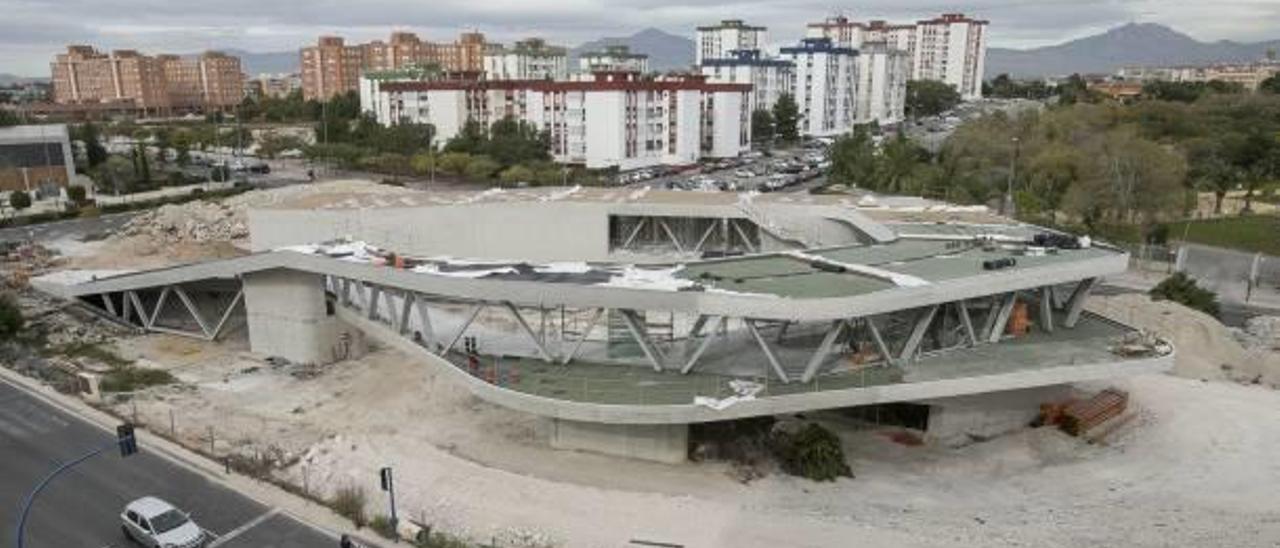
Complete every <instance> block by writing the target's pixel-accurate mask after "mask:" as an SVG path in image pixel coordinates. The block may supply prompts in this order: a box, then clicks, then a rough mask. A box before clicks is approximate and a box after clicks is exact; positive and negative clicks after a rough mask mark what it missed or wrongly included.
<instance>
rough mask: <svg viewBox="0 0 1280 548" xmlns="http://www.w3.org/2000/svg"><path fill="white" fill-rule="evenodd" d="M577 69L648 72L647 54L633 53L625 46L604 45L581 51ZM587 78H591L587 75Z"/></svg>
mask: <svg viewBox="0 0 1280 548" xmlns="http://www.w3.org/2000/svg"><path fill="white" fill-rule="evenodd" d="M578 70H580V71H581V72H585V73H594V72H638V73H640V74H645V73H648V72H649V56H648V55H645V54H643V53H633V52H632V51H631V48H629V47H627V46H620V45H619V46H605V48H604V49H602V50H597V51H588V52H583V53H582V54H581V55H579V56H578ZM588 79H591V78H590V77H588Z"/></svg>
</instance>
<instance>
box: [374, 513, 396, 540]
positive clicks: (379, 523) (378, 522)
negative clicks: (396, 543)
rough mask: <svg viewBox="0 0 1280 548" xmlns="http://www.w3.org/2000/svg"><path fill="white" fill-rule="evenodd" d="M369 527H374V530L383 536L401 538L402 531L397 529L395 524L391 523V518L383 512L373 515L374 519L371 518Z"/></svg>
mask: <svg viewBox="0 0 1280 548" xmlns="http://www.w3.org/2000/svg"><path fill="white" fill-rule="evenodd" d="M369 528H370V529H373V532H375V533H377V534H378V535H380V536H381V537H382V538H387V539H398V538H400V533H398V532H397V531H396V526H395V524H394V523H391V518H390V517H387V516H384V515H382V514H378V515H376V516H373V519H371V520H369Z"/></svg>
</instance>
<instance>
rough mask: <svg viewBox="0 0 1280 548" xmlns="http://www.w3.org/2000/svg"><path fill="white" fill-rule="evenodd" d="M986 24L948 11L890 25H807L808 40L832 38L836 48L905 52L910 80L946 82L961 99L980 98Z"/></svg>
mask: <svg viewBox="0 0 1280 548" xmlns="http://www.w3.org/2000/svg"><path fill="white" fill-rule="evenodd" d="M987 25H988V23H987V21H982V20H978V19H972V18H969V17H966V16H965V15H964V14H959V13H948V14H943V15H942V16H940V17H937V18H935V19H927V20H922V21H917V22H916V23H915V24H907V25H894V24H889V23H886V22H884V21H871V22H869V23H860V22H856V21H850V20H849V19H847V18H845V17H832V18H828V19H827V20H825V21H823V22H821V23H810V24H809V27H808V30H807V32H806V34H807V35H808V36H809V37H811V38H830V39H831V40H832V41H834V42H835V43H836V44H837V45H840V46H844V47H849V48H854V49H861V48H862V46H863V44H868V43H883V44H886V45H887V46H888V47H889V48H892V49H898V50H901V51H905V52H907V54H908V56H909V57H910V65H909V68H908V70H909V71H910V72H909V74H908V79H910V80H938V81H940V82H945V83H947V84H950V85H951V87H953V88H955V90H956V91H957V92H959V93H960V96H961V98H963V99H964V100H972V99H980V98H981V97H982V76H983V71H985V70H986V57H987Z"/></svg>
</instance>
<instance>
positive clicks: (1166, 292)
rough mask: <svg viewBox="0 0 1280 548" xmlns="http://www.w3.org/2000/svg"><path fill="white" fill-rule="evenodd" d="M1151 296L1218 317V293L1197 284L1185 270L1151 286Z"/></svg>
mask: <svg viewBox="0 0 1280 548" xmlns="http://www.w3.org/2000/svg"><path fill="white" fill-rule="evenodd" d="M1151 298H1152V299H1155V300H1157V301H1166V300H1167V301H1173V302H1175V303H1179V304H1182V305H1184V306H1186V307H1188V308H1194V309H1196V310H1199V311H1201V312H1204V313H1205V314H1208V315H1210V316H1213V317H1215V318H1216V317H1218V311H1219V310H1218V295H1217V294H1216V293H1214V292H1212V291H1209V290H1208V289H1204V288H1202V287H1200V286H1198V285H1196V281H1195V279H1193V278H1192V277H1190V276H1188V275H1186V273H1183V272H1177V273H1174V275H1172V276H1169V277H1168V278H1165V279H1164V281H1162V282H1160V283H1159V284H1158V285H1156V286H1155V287H1153V288H1151Z"/></svg>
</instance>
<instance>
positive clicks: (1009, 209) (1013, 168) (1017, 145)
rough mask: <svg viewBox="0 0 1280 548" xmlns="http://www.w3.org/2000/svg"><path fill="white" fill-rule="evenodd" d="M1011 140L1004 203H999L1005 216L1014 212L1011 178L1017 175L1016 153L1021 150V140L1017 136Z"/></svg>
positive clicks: (1012, 214)
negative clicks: (1010, 155) (1011, 149)
mask: <svg viewBox="0 0 1280 548" xmlns="http://www.w3.org/2000/svg"><path fill="white" fill-rule="evenodd" d="M1012 140H1013V157H1012V158H1010V159H1009V181H1008V182H1007V183H1006V184H1005V190H1004V203H1002V204H1000V214H1001V215H1004V216H1006V217H1013V216H1014V214H1015V213H1016V212H1015V211H1014V207H1013V180H1014V178H1016V177H1017V176H1018V154H1019V153H1020V152H1021V151H1022V141H1020V140H1019V139H1018V138H1017V137H1014V138H1013V139H1012Z"/></svg>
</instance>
